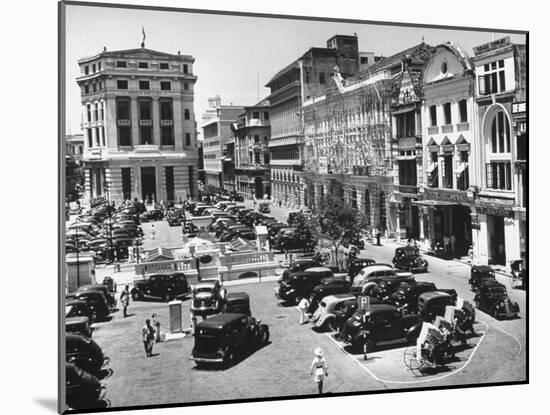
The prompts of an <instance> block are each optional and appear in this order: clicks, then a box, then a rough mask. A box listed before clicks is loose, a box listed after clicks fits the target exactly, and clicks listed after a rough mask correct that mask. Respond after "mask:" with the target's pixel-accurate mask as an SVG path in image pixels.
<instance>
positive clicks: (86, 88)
mask: <svg viewBox="0 0 550 415" xmlns="http://www.w3.org/2000/svg"><path fill="white" fill-rule="evenodd" d="M84 93H85V94H88V93H90V87H89V86H88V85H84Z"/></svg>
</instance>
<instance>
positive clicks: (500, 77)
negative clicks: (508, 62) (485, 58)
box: [498, 71, 506, 92]
mask: <svg viewBox="0 0 550 415" xmlns="http://www.w3.org/2000/svg"><path fill="white" fill-rule="evenodd" d="M498 81H499V91H500V92H504V91H506V80H505V76H504V71H500V72H499V73H498Z"/></svg>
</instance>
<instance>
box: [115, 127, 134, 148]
mask: <svg viewBox="0 0 550 415" xmlns="http://www.w3.org/2000/svg"><path fill="white" fill-rule="evenodd" d="M118 145H119V146H131V145H132V135H131V133H130V127H118Z"/></svg>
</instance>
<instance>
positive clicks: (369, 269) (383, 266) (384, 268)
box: [361, 264, 393, 272]
mask: <svg viewBox="0 0 550 415" xmlns="http://www.w3.org/2000/svg"><path fill="white" fill-rule="evenodd" d="M390 269H393V267H392V266H391V265H389V264H388V265H386V264H372V265H369V266H368V267H365V268H363V269H362V270H361V271H365V270H366V272H372V271H387V270H390Z"/></svg>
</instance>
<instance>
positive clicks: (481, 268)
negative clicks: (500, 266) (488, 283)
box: [472, 265, 495, 272]
mask: <svg viewBox="0 0 550 415" xmlns="http://www.w3.org/2000/svg"><path fill="white" fill-rule="evenodd" d="M474 269H475V270H476V271H479V272H491V271H492V272H494V271H495V270H494V269H493V268H491V267H490V266H488V265H474V266H473V268H472V270H474Z"/></svg>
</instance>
